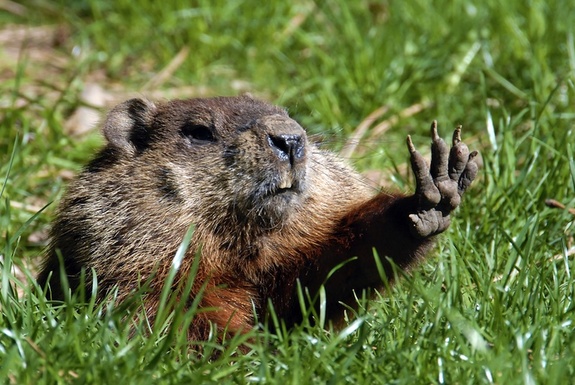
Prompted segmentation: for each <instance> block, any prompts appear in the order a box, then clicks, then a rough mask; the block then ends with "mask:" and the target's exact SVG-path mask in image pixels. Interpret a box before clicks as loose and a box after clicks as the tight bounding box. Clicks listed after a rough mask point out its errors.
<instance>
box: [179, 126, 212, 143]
mask: <svg viewBox="0 0 575 385" xmlns="http://www.w3.org/2000/svg"><path fill="white" fill-rule="evenodd" d="M182 135H184V136H185V137H187V138H189V139H191V140H193V141H194V142H215V141H216V138H215V136H214V133H213V132H212V130H211V129H210V128H209V127H206V126H204V125H201V124H192V123H189V124H186V125H184V127H182Z"/></svg>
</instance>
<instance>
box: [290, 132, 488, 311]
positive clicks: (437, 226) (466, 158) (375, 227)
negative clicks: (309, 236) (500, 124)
mask: <svg viewBox="0 0 575 385" xmlns="http://www.w3.org/2000/svg"><path fill="white" fill-rule="evenodd" d="M431 130H432V145H431V149H432V159H431V165H430V166H428V165H427V163H426V161H425V159H424V158H423V157H422V156H421V155H420V154H419V153H418V152H417V151H416V150H415V148H414V146H413V143H412V142H411V139H410V138H409V137H408V139H407V143H408V147H409V152H410V154H411V163H412V166H413V171H414V174H415V180H416V184H417V187H416V192H415V194H414V195H411V196H403V195H401V194H389V193H385V192H382V193H380V194H378V195H376V196H375V197H373V198H372V199H370V200H368V201H366V202H363V203H361V204H358V205H357V206H355V207H353V208H351V209H350V210H349V212H348V213H347V214H346V215H345V216H344V217H343V218H342V219H341V221H340V223H339V224H338V225H337V226H336V227H335V228H334V233H333V234H332V237H331V238H330V239H329V240H328V241H327V242H326V243H325V244H324V245H323V247H322V249H321V250H319V251H318V254H317V255H314V257H313V258H311V259H310V261H309V264H308V265H307V266H306V267H304V268H303V270H302V271H301V274H300V276H299V279H300V282H301V283H302V285H303V286H304V287H307V288H308V289H309V291H310V294H312V297H313V296H314V295H315V294H316V293H317V292H318V290H319V288H320V286H322V285H324V287H325V291H326V296H327V301H326V303H327V314H328V317H329V318H331V319H332V320H335V321H337V320H338V319H339V317H341V315H342V314H343V313H342V309H343V307H342V306H341V304H342V303H343V304H346V305H348V306H352V307H353V306H354V304H355V303H356V301H355V297H354V296H355V293H357V292H358V291H361V290H363V289H379V288H381V287H382V285H383V283H382V279H381V276H380V272H379V269H378V264H377V263H376V261H375V258H374V253H373V251H374V249H375V250H376V251H377V253H378V255H379V257H380V261H381V266H383V269H384V272H383V273H384V274H385V275H386V276H387V279H388V280H390V281H391V280H393V278H394V275H393V265H397V266H399V267H400V268H404V269H405V268H409V267H410V266H412V265H413V264H414V263H416V262H417V261H419V260H421V259H422V258H423V257H424V256H425V255H426V253H427V252H428V251H429V250H430V248H431V247H432V245H433V243H434V238H435V237H434V236H435V235H436V234H439V233H441V232H442V231H444V230H445V229H447V227H448V226H449V223H450V214H451V212H452V211H453V210H454V209H455V208H456V207H457V206H459V204H460V202H461V195H462V194H463V192H464V191H465V190H466V189H467V187H469V185H470V184H471V182H472V181H473V179H474V178H475V176H476V175H477V168H478V167H477V163H476V161H475V157H476V155H477V152H475V151H474V152H471V153H470V152H469V149H468V148H467V146H466V145H465V144H464V143H463V142H461V129H460V128H457V129H456V130H455V132H454V134H453V147H452V148H451V150H449V148H448V146H447V144H446V143H445V142H444V141H443V140H442V139H441V138H440V137H439V136H438V134H437V123H436V122H433V124H432V126H431ZM390 261H392V262H393V265H392V263H390ZM338 265H342V266H341V267H340V268H339V269H337V270H336V271H334V268H335V267H336V266H338ZM328 276H329V279H327V277H328ZM296 299H297V297H296V296H294V297H293V298H292V300H293V302H292V303H291V304H292V308H291V309H292V310H293V311H292V312H291V314H298V313H297V310H298V309H299V303H298V302H297V301H296Z"/></svg>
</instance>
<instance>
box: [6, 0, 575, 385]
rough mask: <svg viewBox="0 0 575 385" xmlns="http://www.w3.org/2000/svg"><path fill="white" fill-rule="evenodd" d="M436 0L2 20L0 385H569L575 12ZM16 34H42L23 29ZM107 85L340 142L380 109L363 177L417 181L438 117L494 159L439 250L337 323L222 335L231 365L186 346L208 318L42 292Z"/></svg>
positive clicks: (86, 12) (362, 153)
mask: <svg viewBox="0 0 575 385" xmlns="http://www.w3.org/2000/svg"><path fill="white" fill-rule="evenodd" d="M434 3H435V4H432V2H428V1H424V0H414V1H409V2H386V1H381V2H376V1H356V2H347V1H344V0H325V1H318V2H313V1H308V0H300V1H294V2H279V1H278V2H276V1H270V2H255V1H244V2H224V1H216V2H214V1H197V2H194V5H193V6H192V5H189V2H187V1H178V0H172V1H169V2H140V3H139V4H138V5H137V6H136V5H134V4H135V3H134V2H133V1H128V0H118V1H116V2H100V1H96V0H84V1H63V0H60V1H54V2H49V1H42V0H30V1H24V2H22V3H21V7H17V8H16V9H14V8H10V9H11V10H10V11H8V12H2V11H0V26H1V28H0V38H4V40H2V41H3V42H4V43H3V45H0V47H1V48H0V79H1V81H0V91H1V93H0V95H1V96H0V119H1V120H0V159H1V161H0V191H1V195H0V235H1V237H2V240H1V241H0V255H1V257H2V263H1V265H0V267H1V272H0V274H1V282H0V311H1V313H0V379H4V382H6V383H12V384H27V383H30V384H32V383H34V384H43V383H46V384H52V383H115V382H119V381H127V382H129V383H131V384H132V383H134V384H137V383H146V384H147V383H150V382H153V383H282V384H283V383H367V384H373V383H385V384H389V383H393V384H403V383H409V384H412V383H449V384H453V383H473V384H476V383H498V384H519V383H522V384H535V383H550V384H553V383H569V382H570V381H571V379H572V378H573V376H574V375H575V373H574V371H575V369H574V368H575V359H574V357H575V338H574V336H575V333H573V330H574V328H575V323H574V322H575V305H574V303H573V298H574V291H575V283H574V280H573V278H572V274H574V273H575V271H574V268H575V263H574V259H573V254H574V251H573V232H574V230H573V223H574V218H573V215H572V214H570V213H568V212H567V211H565V210H558V209H553V208H548V207H546V206H545V204H544V201H545V199H547V198H554V199H556V200H558V201H560V202H563V203H564V204H566V205H567V206H568V207H573V206H574V205H575V194H574V189H575V158H574V156H573V152H574V150H575V144H574V143H575V141H574V140H573V138H574V137H575V133H574V130H575V124H574V123H573V122H574V118H575V82H574V81H575V39H574V32H575V27H573V23H572V20H574V19H575V7H573V6H572V5H571V4H570V1H566V0H565V1H561V0H545V1H544V0H533V1H531V2H521V1H518V0H511V1H507V2H498V1H491V0H488V1H484V2H481V3H473V2H471V1H470V0H456V1H452V2H443V4H437V2H434ZM8 6H12V7H13V6H14V4H13V3H10V2H7V1H4V2H0V7H3V8H7V9H8V8H9V7H8ZM22 27H25V29H27V30H28V31H29V32H30V33H32V35H31V36H34V37H31V38H29V39H27V40H26V39H21V38H17V37H14V35H9V33H10V32H13V31H15V30H16V29H18V28H22ZM40 28H45V29H40ZM35 31H36V32H38V31H40V33H36V34H35V35H34V34H33V32H35ZM6 36H9V38H6ZM178 54H179V55H180V57H181V58H183V61H180V62H179V65H177V64H178V60H176V58H177V57H178ZM170 63H172V65H170ZM162 73H164V74H166V75H165V76H161V74H162ZM94 83H96V84H99V85H100V86H101V87H102V88H104V89H105V90H106V91H107V92H109V93H110V94H112V95H113V96H115V97H116V98H118V99H121V98H122V97H125V98H127V97H128V95H131V94H132V93H136V94H140V95H142V94H143V95H149V96H152V97H159V98H160V99H161V98H168V97H172V96H179V97H194V96H201V95H216V94H228V95H229V94H231V95H233V94H237V93H239V92H243V91H250V92H252V93H253V94H255V95H258V96H260V97H264V98H266V99H268V100H270V101H273V102H277V103H278V104H282V105H284V106H286V107H287V108H288V109H289V111H290V113H291V114H292V115H293V116H294V117H295V118H296V119H297V120H299V121H300V122H301V123H302V124H303V125H305V126H306V127H307V128H308V130H309V131H310V132H311V133H313V134H321V136H322V137H323V139H324V141H325V142H326V145H327V146H330V147H332V148H334V149H335V150H338V149H340V148H341V147H342V145H343V144H344V143H345V141H346V140H347V139H348V138H349V137H350V136H351V135H353V134H354V133H355V132H356V127H358V125H360V123H361V122H362V121H364V119H365V118H366V117H367V116H368V115H369V114H370V113H372V112H373V111H374V110H376V109H378V108H380V107H381V106H386V107H387V112H386V113H385V114H384V115H383V116H382V117H381V118H379V119H378V121H377V122H376V123H380V122H382V121H383V122H387V123H392V124H391V127H390V128H389V129H388V130H387V132H386V133H385V135H383V136H382V135H380V134H379V133H377V132H376V130H374V128H373V126H375V124H374V125H372V127H371V129H370V130H368V132H367V133H366V134H365V135H364V137H363V139H362V140H361V141H360V142H359V145H358V147H357V149H356V151H355V152H354V153H353V154H352V155H351V156H350V161H351V162H353V163H354V164H355V165H356V166H357V167H358V168H360V169H361V170H364V171H366V172H370V171H373V170H378V171H382V170H383V171H385V172H386V173H387V174H388V175H389V177H388V178H387V179H386V183H387V184H392V185H393V186H395V188H397V189H409V188H412V184H411V179H410V176H409V171H408V169H407V168H406V166H405V164H406V160H407V150H406V149H405V147H404V138H405V136H406V135H407V134H411V135H412V137H413V138H414V141H415V142H416V145H417V146H418V147H419V148H422V149H423V148H425V146H427V143H428V142H429V139H428V132H427V131H428V125H429V122H430V121H431V120H432V119H438V120H439V122H440V128H441V131H442V133H443V134H444V135H445V136H447V134H448V132H449V131H450V129H451V127H453V126H455V125H456V124H463V125H464V133H463V135H464V137H465V138H466V141H467V142H468V144H470V146H471V147H472V148H476V149H479V150H480V151H481V154H482V158H483V168H482V170H481V175H480V177H479V179H478V180H477V181H476V182H475V184H474V186H473V188H472V189H471V191H469V193H468V194H467V196H466V197H465V199H464V204H463V206H462V207H461V208H460V209H459V211H458V212H457V215H456V218H455V220H454V221H453V224H452V226H451V228H450V229H449V231H448V232H447V233H446V234H445V235H444V236H443V237H441V239H440V241H439V243H438V246H437V248H436V251H435V252H434V253H433V255H432V256H431V257H430V258H429V259H428V260H427V261H426V262H425V263H423V264H422V265H421V266H420V267H419V268H418V269H416V270H415V271H414V272H413V274H411V275H409V276H405V277H403V279H401V280H400V282H399V284H397V285H396V286H395V287H393V288H392V289H391V290H389V291H387V292H386V293H383V294H381V295H378V296H377V298H376V299H374V300H372V301H370V303H369V308H367V309H366V308H362V309H363V310H360V311H359V314H358V318H355V319H350V321H349V323H348V326H347V327H346V328H344V329H343V330H342V331H331V332H326V331H324V330H323V329H320V328H318V327H314V326H311V325H307V324H304V325H301V326H300V327H298V328H296V329H295V330H293V331H291V332H285V331H280V332H278V333H275V334H273V333H269V332H265V331H255V332H253V333H251V334H249V335H248V336H242V337H236V338H232V339H231V340H229V341H227V342H226V343H224V344H223V345H222V346H220V345H219V344H217V343H216V342H215V341H208V342H206V343H205V344H204V348H205V349H206V351H208V352H210V351H218V352H219V354H218V355H217V358H212V359H209V358H206V356H198V355H196V354H194V353H193V352H191V351H190V347H189V344H188V341H186V340H185V336H184V335H182V333H177V328H178V326H182V325H184V326H185V325H186V323H187V322H190V320H191V318H192V317H193V313H190V314H184V315H182V314H179V313H177V312H176V313H170V312H169V309H167V310H166V313H165V316H166V317H170V316H171V317H175V318H174V321H173V325H172V327H167V326H166V327H163V328H162V327H156V328H154V329H149V327H148V325H146V322H145V319H143V320H142V321H141V322H140V323H138V324H135V325H134V324H130V323H128V322H126V321H125V319H124V314H125V311H127V310H126V309H125V308H123V307H120V308H118V307H114V306H112V305H111V304H109V303H106V304H94V303H89V304H79V303H75V301H74V300H72V299H71V300H70V301H69V302H70V303H68V304H67V305H65V306H60V307H52V306H49V305H48V304H47V303H46V300H45V299H44V298H43V296H41V295H38V292H37V288H35V287H34V285H33V280H32V276H33V274H34V271H35V266H36V265H37V263H38V256H39V255H40V254H41V251H42V248H43V245H44V244H45V242H46V236H45V234H46V229H47V228H48V224H49V221H50V218H51V217H52V215H53V213H54V207H55V204H54V203H52V202H55V201H57V200H58V199H59V197H60V196H61V194H62V191H63V189H64V185H65V183H66V181H67V180H68V179H69V177H70V176H69V175H70V173H71V172H75V171H77V170H78V169H79V168H80V167H81V165H82V164H83V163H84V162H85V161H87V160H88V159H89V158H90V156H91V155H92V154H93V153H94V151H95V149H96V148H97V146H98V145H99V144H100V143H101V139H100V137H99V136H98V134H97V133H96V132H94V131H92V132H90V133H88V134H84V135H81V136H73V135H71V134H70V132H69V130H68V129H67V128H66V127H67V126H66V122H67V121H68V119H69V118H70V116H71V115H72V113H73V111H75V110H76V109H77V108H78V107H79V106H81V105H83V104H84V102H83V101H82V100H81V97H80V94H81V91H82V89H84V87H85V86H86V85H89V84H94ZM413 106H416V107H419V108H420V110H421V111H420V112H418V113H415V114H411V115H410V114H407V113H406V111H409V110H408V108H410V107H413ZM374 132H375V133H374ZM354 141H356V142H357V139H354ZM45 206H46V207H45ZM44 207H45V208H44ZM134 331H135V332H134ZM246 341H247V342H246ZM242 343H247V344H249V346H250V348H251V350H250V351H249V353H247V354H243V353H239V352H238V350H237V346H238V345H240V344H242Z"/></svg>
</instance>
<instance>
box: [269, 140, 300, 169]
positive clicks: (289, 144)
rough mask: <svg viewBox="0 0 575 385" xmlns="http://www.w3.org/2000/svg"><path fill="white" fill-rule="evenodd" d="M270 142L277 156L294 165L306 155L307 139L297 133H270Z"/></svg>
mask: <svg viewBox="0 0 575 385" xmlns="http://www.w3.org/2000/svg"><path fill="white" fill-rule="evenodd" d="M268 143H269V145H270V146H271V148H272V150H273V151H274V153H275V154H276V156H277V157H278V158H279V159H280V160H281V161H284V162H288V161H289V162H290V164H291V165H294V164H295V163H296V162H298V161H300V160H301V159H302V158H303V157H304V156H305V139H304V138H303V136H302V135H297V134H269V135H268Z"/></svg>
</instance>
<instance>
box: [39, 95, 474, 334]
mask: <svg viewBox="0 0 575 385" xmlns="http://www.w3.org/2000/svg"><path fill="white" fill-rule="evenodd" d="M103 133H104V136H105V138H106V140H107V144H106V145H105V147H104V148H103V149H102V150H101V151H100V152H99V153H98V154H97V155H96V156H95V158H94V159H93V160H92V161H91V162H89V163H88V164H87V166H86V167H85V168H84V170H83V171H82V172H81V173H80V175H79V176H78V177H77V179H76V180H75V181H73V182H72V183H71V185H70V186H69V187H68V191H67V194H65V196H64V198H63V200H62V202H61V203H60V206H59V210H58V213H57V216H56V219H55V221H54V223H53V227H52V230H51V244H50V246H49V248H48V251H47V255H46V257H45V261H44V265H43V268H42V270H41V272H40V274H39V277H38V281H39V283H40V284H41V285H42V287H46V285H47V283H48V282H49V284H50V285H49V289H47V290H48V293H49V294H48V295H50V296H51V298H53V299H63V298H64V297H65V293H64V291H63V289H62V284H61V274H60V272H61V271H62V267H61V266H60V262H59V261H63V271H65V274H66V276H67V280H68V282H69V287H70V289H71V290H77V289H78V286H79V284H80V282H81V281H82V280H80V276H81V275H82V274H85V276H86V280H85V282H86V283H87V284H86V285H87V286H88V287H87V290H85V292H86V293H88V294H89V293H91V287H90V285H91V282H92V278H93V277H92V272H95V273H96V276H97V284H98V287H97V294H96V295H97V299H98V300H101V299H102V298H104V297H105V296H106V295H107V294H109V293H110V292H111V291H112V290H114V289H117V291H118V292H117V293H118V294H117V295H118V297H119V300H120V301H121V300H124V299H125V298H126V297H128V296H130V294H131V293H133V292H134V291H135V290H136V289H138V287H139V286H140V285H141V284H142V282H144V281H146V280H148V282H149V284H150V285H149V288H148V291H147V293H146V294H145V297H144V304H145V307H146V310H147V314H148V315H149V316H150V317H151V318H152V319H153V318H154V314H155V312H156V311H157V309H158V306H159V301H160V293H161V290H162V287H163V282H164V281H165V279H166V277H167V274H168V271H169V270H170V266H171V265H172V261H173V259H174V256H175V254H176V251H177V250H178V247H179V246H180V245H181V243H182V240H183V239H184V237H185V234H186V233H187V231H188V229H189V228H190V226H191V225H192V224H193V225H194V226H195V231H194V233H193V236H192V238H191V241H190V246H189V248H188V249H187V252H186V254H185V257H184V259H183V261H182V263H181V266H180V267H179V270H178V277H179V278H177V279H176V281H175V282H174V283H173V285H174V290H176V289H175V288H176V286H177V284H178V283H179V282H181V281H182V279H184V278H185V277H187V275H188V274H190V271H191V269H192V266H193V263H194V259H195V258H200V260H199V261H197V262H198V263H197V266H196V267H197V269H198V270H197V273H196V276H195V284H194V286H193V288H192V292H191V295H189V296H188V297H186V298H183V299H182V300H184V301H186V302H187V303H189V304H191V303H192V301H193V300H194V298H195V296H196V294H197V293H198V290H200V289H202V299H201V302H200V306H201V307H202V308H205V309H207V308H209V309H207V310H206V311H204V312H200V313H199V314H198V315H197V316H196V318H195V319H194V321H193V323H192V325H191V327H190V330H189V332H188V335H189V338H190V339H191V340H202V339H206V338H208V334H209V333H210V327H217V328H219V329H220V330H222V329H223V328H226V330H228V331H232V332H239V331H242V330H244V331H245V330H249V329H250V328H252V327H253V326H254V323H255V319H256V317H257V318H258V319H259V320H261V319H262V318H264V317H265V316H266V314H267V311H268V309H269V303H271V304H273V308H274V310H275V312H276V314H277V316H278V317H279V318H280V319H282V320H283V321H284V322H285V323H286V325H287V326H288V327H289V326H293V324H294V323H297V322H300V321H301V319H302V311H301V306H300V303H299V300H298V282H299V283H300V284H301V287H302V288H305V290H308V292H309V293H310V296H311V297H313V296H314V295H315V294H316V293H318V290H319V289H320V287H321V286H322V285H324V288H325V293H326V308H327V315H328V317H329V318H330V319H331V320H334V321H337V320H339V319H341V316H342V314H343V305H342V304H346V305H349V306H353V305H354V304H355V303H356V300H355V297H354V292H360V291H361V290H363V289H378V288H381V287H382V286H383V283H382V277H381V276H380V273H379V272H378V268H377V266H378V265H377V264H376V262H375V258H374V250H376V251H377V255H379V257H380V261H381V265H382V266H383V268H384V271H385V274H387V276H388V277H389V279H390V280H391V279H392V278H393V268H392V264H390V263H389V262H388V258H389V260H391V261H393V263H394V264H396V265H397V266H399V267H400V268H404V269H405V268H408V267H410V266H411V265H413V264H414V262H416V261H418V260H420V259H421V258H422V257H423V256H424V255H425V254H426V253H427V252H428V251H429V249H430V248H431V246H432V244H433V240H434V237H435V235H437V234H439V233H441V232H442V231H444V230H445V229H446V228H447V227H448V226H449V223H450V213H451V212H452V211H453V210H454V209H455V208H456V207H457V206H458V205H459V203H460V200H461V195H462V194H463V192H464V191H465V190H466V189H467V187H468V186H469V185H470V183H471V182H472V180H473V179H474V178H475V176H476V173H477V169H478V167H477V164H476V162H475V160H474V157H475V155H476V154H477V152H471V153H470V152H469V150H468V148H467V146H466V145H465V144H464V143H463V142H461V139H460V129H459V128H458V129H457V130H456V131H455V133H454V135H453V146H452V148H451V150H449V148H448V146H447V145H446V143H445V142H444V141H443V140H442V139H441V138H440V137H439V136H438V134H437V125H436V123H435V122H434V123H433V124H432V145H431V149H432V159H431V165H430V166H428V165H427V163H426V161H425V160H424V159H423V157H422V156H421V155H420V154H419V153H418V152H417V151H416V150H415V148H414V146H413V144H412V142H411V139H410V138H409V137H408V138H407V144H408V148H409V152H410V153H411V163H412V168H413V171H414V174H415V180H416V191H415V194H414V195H411V196H406V195H402V194H399V193H388V192H378V193H377V192H374V191H373V190H374V189H373V188H370V187H369V186H368V183H366V182H365V180H364V179H363V178H362V177H361V176H360V174H358V173H357V172H355V171H354V170H352V168H350V167H349V166H348V165H346V164H345V163H344V162H343V161H342V160H340V159H338V157H337V156H336V155H335V154H333V153H331V152H328V151H325V150H322V149H320V148H319V147H318V146H316V145H314V144H312V143H310V142H309V141H308V138H307V136H306V133H305V131H304V130H303V128H302V127H301V126H300V125H299V124H298V123H297V122H296V121H294V120H293V119H291V118H290V117H289V116H288V114H287V112H286V111H285V110H284V109H282V108H280V107H277V106H274V105H271V104H268V103H266V102H263V101H260V100H256V99H254V98H252V97H251V96H249V95H244V96H239V97H216V98H207V99H191V100H174V101H169V102H166V103H163V104H154V103H152V102H150V101H146V100H141V99H132V100H128V101H126V102H124V103H122V104H120V105H119V106H117V107H115V108H114V109H113V110H112V111H111V112H110V113H109V115H108V116H107V118H106V120H105V122H104V125H103ZM339 265H342V266H341V267H340V268H339V269H334V268H335V267H337V266H339ZM381 265H380V266H381ZM328 276H329V279H327V278H328Z"/></svg>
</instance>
